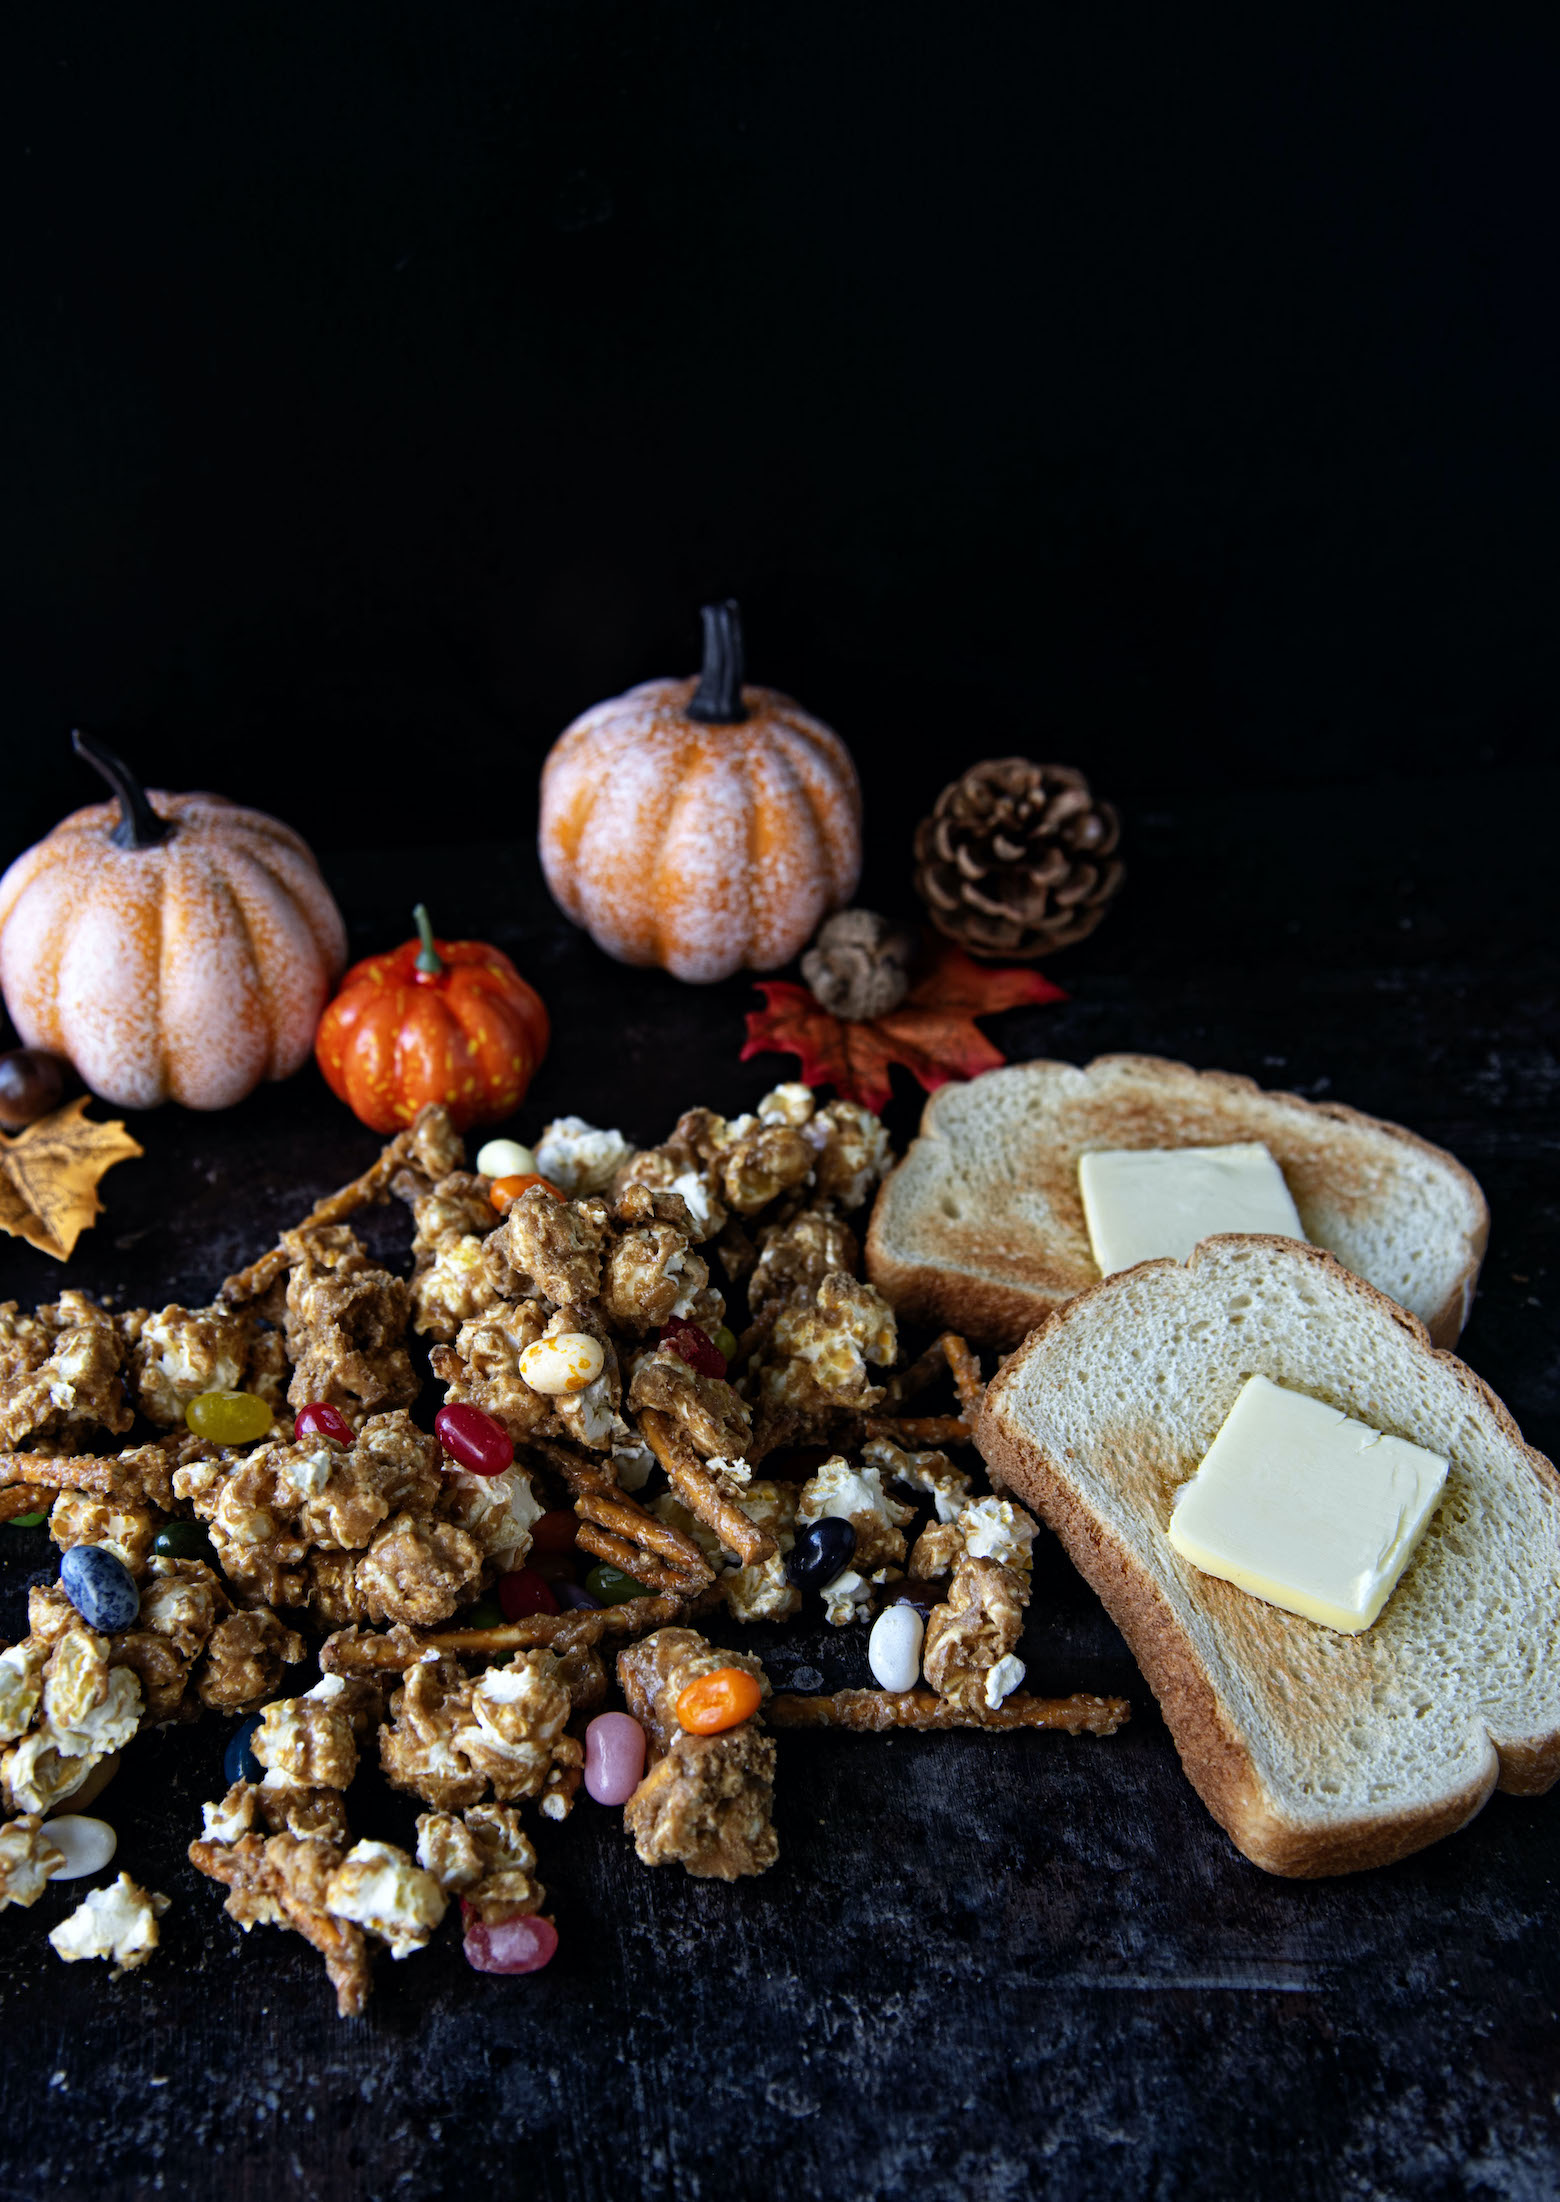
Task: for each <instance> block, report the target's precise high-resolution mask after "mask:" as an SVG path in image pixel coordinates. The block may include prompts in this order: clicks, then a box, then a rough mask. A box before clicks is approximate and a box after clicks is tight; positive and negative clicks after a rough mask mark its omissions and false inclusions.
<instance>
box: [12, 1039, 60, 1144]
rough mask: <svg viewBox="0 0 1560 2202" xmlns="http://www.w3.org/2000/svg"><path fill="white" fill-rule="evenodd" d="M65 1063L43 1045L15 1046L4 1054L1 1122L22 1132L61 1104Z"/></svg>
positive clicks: (15, 1130)
mask: <svg viewBox="0 0 1560 2202" xmlns="http://www.w3.org/2000/svg"><path fill="white" fill-rule="evenodd" d="M64 1091H65V1065H64V1064H63V1063H62V1062H61V1061H60V1059H59V1057H58V1056H57V1055H46V1054H45V1053H44V1051H43V1049H42V1048H37V1047H14V1048H12V1049H11V1050H10V1051H9V1053H7V1054H5V1055H0V1124H3V1125H4V1126H5V1129H6V1130H7V1131H8V1132H19V1131H20V1130H21V1129H22V1127H23V1125H24V1124H36V1123H37V1121H38V1119H39V1117H40V1116H47V1115H48V1113H49V1111H50V1110H51V1109H57V1108H58V1107H59V1105H60V1095H61V1094H62V1093H63V1092H64Z"/></svg>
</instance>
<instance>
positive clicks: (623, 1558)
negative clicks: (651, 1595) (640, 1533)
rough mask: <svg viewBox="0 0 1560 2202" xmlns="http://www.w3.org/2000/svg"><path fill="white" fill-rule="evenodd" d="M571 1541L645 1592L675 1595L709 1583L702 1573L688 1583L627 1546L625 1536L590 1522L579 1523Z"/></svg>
mask: <svg viewBox="0 0 1560 2202" xmlns="http://www.w3.org/2000/svg"><path fill="white" fill-rule="evenodd" d="M574 1541H575V1543H576V1544H577V1545H578V1546H579V1547H580V1548H581V1550H582V1551H585V1552H593V1553H594V1554H595V1555H596V1558H597V1559H598V1560H605V1561H606V1562H607V1565H608V1566H609V1567H616V1568H620V1569H621V1570H622V1572H623V1573H624V1574H625V1575H632V1576H633V1578H634V1580H635V1582H636V1583H643V1584H644V1586H645V1588H646V1590H653V1591H670V1592H672V1593H673V1594H674V1595H675V1593H677V1592H678V1591H680V1590H695V1589H702V1588H703V1587H704V1585H705V1584H706V1583H707V1582H708V1581H709V1576H708V1574H707V1573H706V1574H704V1575H701V1576H700V1578H699V1580H698V1582H697V1583H690V1582H689V1581H688V1579H687V1577H686V1576H684V1575H679V1574H678V1572H677V1570H676V1569H675V1568H670V1567H664V1566H663V1565H662V1564H661V1562H660V1561H659V1560H656V1559H652V1557H651V1556H650V1554H649V1553H648V1552H646V1551H645V1550H644V1549H643V1547H642V1546H640V1545H637V1544H630V1543H629V1541H628V1539H627V1538H626V1537H615V1536H614V1535H613V1533H612V1531H611V1530H610V1529H598V1528H597V1527H596V1525H595V1523H594V1522H588V1521H587V1522H581V1524H580V1526H579V1528H578V1529H577V1530H576V1531H575V1533H574Z"/></svg>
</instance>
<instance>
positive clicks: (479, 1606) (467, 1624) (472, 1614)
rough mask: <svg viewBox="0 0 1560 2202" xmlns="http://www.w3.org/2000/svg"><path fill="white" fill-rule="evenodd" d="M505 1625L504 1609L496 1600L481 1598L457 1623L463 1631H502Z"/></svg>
mask: <svg viewBox="0 0 1560 2202" xmlns="http://www.w3.org/2000/svg"><path fill="white" fill-rule="evenodd" d="M503 1625H504V1609H503V1607H502V1606H501V1605H500V1604H499V1602H498V1600H497V1599H496V1598H479V1599H478V1600H477V1601H476V1603H475V1604H474V1605H470V1606H468V1607H467V1608H466V1610H465V1612H464V1613H463V1614H461V1615H460V1617H459V1618H458V1620H457V1621H456V1623H455V1626H456V1627H457V1628H462V1629H501V1628H502V1627H503Z"/></svg>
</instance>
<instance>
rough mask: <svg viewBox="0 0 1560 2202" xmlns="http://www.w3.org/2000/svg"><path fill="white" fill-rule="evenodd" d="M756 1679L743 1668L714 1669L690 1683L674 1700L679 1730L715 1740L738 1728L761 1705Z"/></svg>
mask: <svg viewBox="0 0 1560 2202" xmlns="http://www.w3.org/2000/svg"><path fill="white" fill-rule="evenodd" d="M763 1697H764V1693H763V1691H762V1690H761V1689H760V1688H759V1685H758V1679H757V1677H756V1676H755V1675H751V1674H749V1673H748V1671H747V1669H746V1667H717V1668H716V1669H715V1671H714V1673H713V1674H701V1675H700V1676H699V1677H698V1678H697V1680H695V1681H693V1682H690V1683H689V1685H688V1687H687V1689H685V1690H684V1691H682V1693H681V1694H680V1695H679V1697H678V1700H677V1719H678V1724H679V1725H680V1726H681V1727H684V1728H686V1729H687V1730H688V1731H689V1733H690V1734H692V1735H696V1736H718V1735H719V1734H720V1733H721V1731H722V1730H723V1729H725V1728H740V1727H741V1725H742V1723H743V1721H745V1720H751V1719H752V1717H753V1715H754V1714H755V1713H756V1712H757V1711H758V1708H759V1706H760V1705H761V1704H762V1703H763Z"/></svg>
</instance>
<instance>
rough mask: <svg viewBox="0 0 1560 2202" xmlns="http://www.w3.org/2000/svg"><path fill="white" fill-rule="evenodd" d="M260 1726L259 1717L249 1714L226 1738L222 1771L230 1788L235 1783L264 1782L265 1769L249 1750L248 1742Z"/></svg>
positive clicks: (256, 1714)
mask: <svg viewBox="0 0 1560 2202" xmlns="http://www.w3.org/2000/svg"><path fill="white" fill-rule="evenodd" d="M259 1725H260V1715H259V1714H258V1713H251V1714H250V1716H249V1718H248V1719H247V1720H244V1721H240V1723H239V1725H238V1726H237V1727H236V1728H235V1729H234V1731H233V1733H232V1735H231V1736H229V1738H228V1747H227V1749H226V1750H225V1751H224V1752H223V1754H222V1771H223V1773H224V1774H225V1775H226V1776H227V1779H228V1783H229V1785H230V1786H231V1784H232V1783H234V1782H236V1781H264V1779H265V1768H264V1767H263V1766H262V1765H261V1764H260V1761H259V1760H258V1759H257V1758H256V1757H255V1754H254V1753H253V1751H251V1750H250V1748H249V1745H250V1740H251V1738H252V1737H253V1735H254V1732H255V1730H256V1729H257V1728H258V1727H259Z"/></svg>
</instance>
